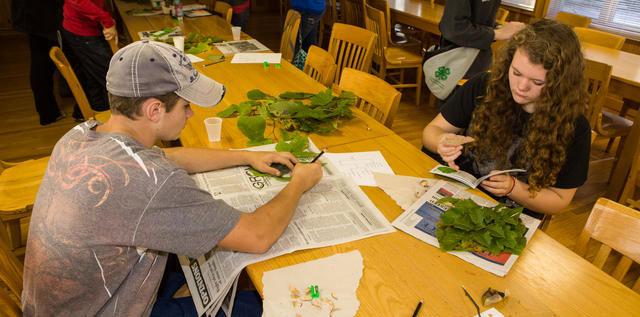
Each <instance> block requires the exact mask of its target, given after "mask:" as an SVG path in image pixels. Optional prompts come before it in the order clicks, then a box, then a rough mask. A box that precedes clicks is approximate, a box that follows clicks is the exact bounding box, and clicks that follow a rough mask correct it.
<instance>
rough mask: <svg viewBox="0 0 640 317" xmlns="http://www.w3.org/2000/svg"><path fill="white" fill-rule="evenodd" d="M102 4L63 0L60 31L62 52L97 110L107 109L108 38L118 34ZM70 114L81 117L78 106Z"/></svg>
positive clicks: (100, 0)
mask: <svg viewBox="0 0 640 317" xmlns="http://www.w3.org/2000/svg"><path fill="white" fill-rule="evenodd" d="M104 4H105V1H104V0H64V6H63V20H62V31H61V33H62V38H63V43H64V45H65V47H64V52H65V55H67V58H68V59H69V62H70V63H71V66H72V67H73V70H74V71H75V72H76V75H77V76H78V79H79V80H80V83H81V84H82V88H83V89H84V93H85V94H86V95H87V99H88V100H89V104H90V105H91V108H92V109H93V110H96V111H105V110H109V100H108V98H107V88H106V75H107V70H108V68H109V61H110V60H111V56H112V55H113V54H112V52H111V48H110V47H109V43H107V41H109V40H111V39H113V38H115V37H116V36H118V34H117V31H116V24H115V21H114V20H113V17H112V16H111V14H110V13H109V12H108V11H107V10H105V9H104ZM73 117H74V118H76V119H80V118H82V114H81V113H80V112H79V108H77V107H76V108H75V109H74V114H73ZM84 119H88V118H84Z"/></svg>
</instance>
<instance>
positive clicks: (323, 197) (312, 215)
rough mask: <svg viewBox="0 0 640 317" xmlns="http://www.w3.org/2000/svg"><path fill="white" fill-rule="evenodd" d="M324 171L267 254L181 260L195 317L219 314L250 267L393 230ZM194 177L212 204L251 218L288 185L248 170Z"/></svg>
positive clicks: (357, 193) (353, 188)
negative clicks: (221, 203) (250, 214)
mask: <svg viewBox="0 0 640 317" xmlns="http://www.w3.org/2000/svg"><path fill="white" fill-rule="evenodd" d="M324 170H325V175H324V177H323V179H322V180H321V181H320V183H318V184H317V185H316V186H315V187H314V188H313V189H311V190H310V191H308V192H307V193H305V194H304V195H303V196H302V198H301V200H300V202H299V204H298V208H297V209H296V211H295V214H294V216H293V218H292V220H291V222H290V224H289V226H288V227H287V229H286V230H285V232H284V233H283V234H282V236H281V237H280V239H279V240H278V241H277V242H276V243H275V244H274V245H273V246H272V247H271V249H270V250H269V251H267V252H266V253H264V254H249V253H242V252H234V251H229V250H224V249H221V248H216V249H214V250H212V251H210V252H209V253H207V254H204V255H202V256H200V257H198V258H197V259H189V258H187V257H184V256H181V257H180V263H181V266H182V268H183V271H184V272H185V276H186V278H187V283H188V285H189V289H190V291H191V294H192V296H193V299H194V302H195V305H196V308H197V311H198V314H199V315H201V316H202V315H211V314H215V313H216V312H217V311H218V309H219V308H220V307H221V305H222V300H223V298H224V297H225V296H226V295H227V293H228V291H229V290H230V289H231V288H232V285H233V282H234V280H235V279H236V277H237V276H238V275H239V274H240V272H241V270H242V269H243V268H244V267H245V266H247V265H249V264H252V263H256V262H260V261H264V260H268V259H271V258H273V257H276V256H279V255H282V254H287V253H291V252H293V251H297V250H302V249H309V248H317V247H324V246H330V245H335V244H339V243H345V242H349V241H354V240H358V239H363V238H366V237H371V236H374V235H379V234H385V233H389V232H393V231H394V230H395V229H393V227H392V226H391V224H390V223H389V222H388V221H387V219H386V218H385V217H384V216H383V215H382V213H381V212H380V211H379V210H378V209H377V208H376V207H375V205H374V204H373V203H372V202H371V200H370V199H369V198H368V197H367V196H366V195H365V194H364V192H363V191H362V190H361V189H360V187H358V186H357V185H356V184H355V183H353V181H351V180H350V179H348V178H346V177H343V176H341V175H340V174H337V173H335V171H336V169H335V167H332V166H331V164H330V163H328V162H327V163H326V164H325V165H324ZM193 177H194V179H195V180H196V183H197V184H198V186H200V187H201V188H203V189H204V190H207V191H209V192H210V193H211V195H212V196H213V197H214V198H216V199H222V200H224V201H225V202H226V203H228V204H229V205H231V206H233V207H234V208H237V209H238V210H241V211H243V212H253V211H254V210H255V209H256V208H257V207H259V206H261V205H263V204H265V203H266V202H268V201H269V200H270V199H271V198H273V197H274V196H275V195H276V194H277V193H278V192H279V191H280V190H282V188H283V187H284V186H286V184H287V183H286V182H285V181H281V180H278V179H276V178H273V177H268V176H254V175H253V174H252V173H251V171H250V170H249V167H235V168H229V169H225V170H220V171H213V172H207V173H200V174H196V175H194V176H193ZM231 305H232V303H231Z"/></svg>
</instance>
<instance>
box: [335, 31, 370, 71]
mask: <svg viewBox="0 0 640 317" xmlns="http://www.w3.org/2000/svg"><path fill="white" fill-rule="evenodd" d="M375 39H376V34H375V33H373V32H371V31H369V30H365V29H363V28H359V27H357V26H353V25H348V24H342V23H336V24H334V25H333V30H332V31H331V38H330V39H329V54H331V56H333V58H334V60H335V61H336V65H338V69H337V70H336V77H335V80H338V79H339V78H340V75H341V74H342V70H343V69H344V68H346V67H349V68H354V69H357V70H361V71H364V72H369V69H370V68H371V58H372V57H373V45H374V42H375Z"/></svg>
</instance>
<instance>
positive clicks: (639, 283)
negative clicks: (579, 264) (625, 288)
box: [575, 198, 640, 293]
mask: <svg viewBox="0 0 640 317" xmlns="http://www.w3.org/2000/svg"><path fill="white" fill-rule="evenodd" d="M591 239H594V240H596V241H598V242H600V243H602V245H601V246H600V247H599V249H598V253H597V254H596V256H595V259H594V260H593V261H592V263H593V265H595V266H596V267H598V268H599V269H602V268H603V266H604V264H605V262H606V260H607V258H608V257H609V255H610V254H611V251H612V250H615V251H617V252H619V253H620V254H621V255H622V257H621V259H620V261H619V262H618V263H617V265H616V267H615V269H614V270H613V271H612V273H611V276H612V277H613V278H615V279H616V280H618V281H622V279H623V278H624V276H625V275H626V274H627V272H628V271H629V267H630V266H631V264H633V262H636V263H640V212H638V211H637V210H633V209H631V208H629V207H625V206H623V205H620V204H618V203H616V202H614V201H611V200H608V199H605V198H600V199H598V201H596V204H595V205H594V206H593V209H592V210H591V215H589V219H588V220H587V223H586V224H585V226H584V229H583V230H582V233H581V234H580V236H579V237H578V241H577V243H576V248H575V251H576V253H578V254H579V255H580V256H582V257H585V256H586V254H587V250H588V244H589V241H590V240H591ZM632 288H633V290H634V291H636V292H637V293H640V279H638V280H636V281H635V284H634V285H633V287H632Z"/></svg>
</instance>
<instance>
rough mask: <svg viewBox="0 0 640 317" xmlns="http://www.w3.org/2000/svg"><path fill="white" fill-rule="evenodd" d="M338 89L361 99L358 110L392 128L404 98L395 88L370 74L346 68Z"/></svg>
mask: <svg viewBox="0 0 640 317" xmlns="http://www.w3.org/2000/svg"><path fill="white" fill-rule="evenodd" d="M338 87H339V88H340V90H346V91H351V92H353V93H354V94H356V96H358V97H359V100H358V103H357V104H356V108H358V109H360V110H362V111H363V112H365V113H366V114H368V115H369V116H371V117H372V118H374V119H375V120H376V121H378V122H380V123H382V124H384V125H385V126H387V127H388V128H391V126H392V125H393V119H394V118H395V117H396V112H397V111H398V105H399V104H400V97H401V96H402V94H400V92H398V90H396V89H395V88H393V86H391V85H390V84H389V83H387V82H386V81H384V80H382V79H380V78H379V77H376V76H374V75H371V74H369V73H365V72H362V71H359V70H355V69H352V68H345V69H344V71H343V72H342V76H341V77H340V84H338Z"/></svg>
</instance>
